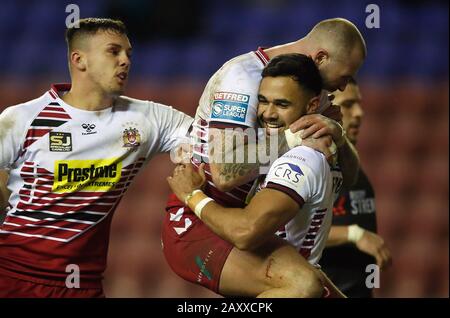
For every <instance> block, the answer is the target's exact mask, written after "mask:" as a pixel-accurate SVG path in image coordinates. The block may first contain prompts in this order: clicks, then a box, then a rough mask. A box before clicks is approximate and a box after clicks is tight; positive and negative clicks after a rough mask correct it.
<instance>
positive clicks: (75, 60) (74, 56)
mask: <svg viewBox="0 0 450 318" xmlns="http://www.w3.org/2000/svg"><path fill="white" fill-rule="evenodd" d="M70 64H71V65H72V68H75V69H77V70H79V71H80V72H84V71H85V70H86V57H85V55H84V54H83V52H81V51H78V50H74V51H72V52H70Z"/></svg>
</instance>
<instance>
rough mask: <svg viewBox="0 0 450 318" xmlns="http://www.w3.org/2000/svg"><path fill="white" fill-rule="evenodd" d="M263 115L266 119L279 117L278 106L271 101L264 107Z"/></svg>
mask: <svg viewBox="0 0 450 318" xmlns="http://www.w3.org/2000/svg"><path fill="white" fill-rule="evenodd" d="M263 117H264V119H265V120H276V119H278V113H277V111H276V107H275V106H274V105H273V104H272V103H269V105H268V106H267V107H266V108H265V109H264V112H263Z"/></svg>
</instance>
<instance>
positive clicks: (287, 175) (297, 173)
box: [272, 162, 305, 184]
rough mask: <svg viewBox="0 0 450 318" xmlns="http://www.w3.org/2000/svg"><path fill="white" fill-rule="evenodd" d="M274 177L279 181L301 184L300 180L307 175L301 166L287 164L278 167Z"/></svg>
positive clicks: (274, 171) (275, 169)
mask: <svg viewBox="0 0 450 318" xmlns="http://www.w3.org/2000/svg"><path fill="white" fill-rule="evenodd" d="M272 175H273V176H275V177H277V178H279V179H283V180H286V181H289V182H291V183H294V184H297V183H299V182H300V178H301V177H302V176H304V175H305V174H304V173H303V171H302V169H300V167H299V166H297V165H294V164H292V163H287V162H286V163H281V164H279V165H276V166H275V167H274V170H273V174H272Z"/></svg>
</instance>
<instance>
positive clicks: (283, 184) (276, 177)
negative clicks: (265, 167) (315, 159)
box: [265, 148, 320, 207]
mask: <svg viewBox="0 0 450 318" xmlns="http://www.w3.org/2000/svg"><path fill="white" fill-rule="evenodd" d="M294 149H295V148H294ZM314 170H315V169H314V168H312V167H311V165H309V164H306V163H305V162H304V161H303V160H301V157H300V156H292V155H289V153H288V154H287V155H286V154H285V155H284V156H282V157H280V158H278V159H277V160H275V162H274V163H273V165H272V166H271V167H270V170H269V173H268V174H267V177H266V180H265V184H266V188H269V189H276V190H279V191H281V192H284V193H286V194H287V195H289V196H290V197H291V198H292V199H293V200H295V201H296V202H297V203H298V204H299V206H300V207H301V206H303V204H304V203H305V202H307V201H309V200H310V199H311V198H312V197H313V195H314V194H315V189H316V188H317V180H318V176H317V174H318V173H320V172H318V171H314Z"/></svg>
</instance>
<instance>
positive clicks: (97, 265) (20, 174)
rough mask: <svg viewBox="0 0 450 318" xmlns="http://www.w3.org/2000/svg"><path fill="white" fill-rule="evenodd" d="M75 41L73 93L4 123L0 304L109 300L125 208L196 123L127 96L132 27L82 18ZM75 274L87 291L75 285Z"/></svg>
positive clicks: (13, 111)
mask: <svg viewBox="0 0 450 318" xmlns="http://www.w3.org/2000/svg"><path fill="white" fill-rule="evenodd" d="M66 41H67V44H68V60H69V69H70V74H71V80H72V83H71V85H70V84H62V85H52V88H51V89H50V90H49V91H47V92H45V93H44V95H42V96H41V97H39V98H37V99H34V100H32V101H29V102H26V103H23V104H20V105H16V106H12V107H9V108H7V109H6V110H5V111H4V112H3V113H2V114H1V116H0V127H1V134H0V168H1V169H6V171H9V180H8V185H7V186H8V190H9V191H11V192H12V194H11V196H10V197H9V207H8V209H7V215H6V219H5V220H4V222H3V224H2V225H1V226H0V297H102V296H103V289H102V279H103V272H104V270H105V268H106V259H107V251H108V241H109V231H110V224H111V219H112V216H113V213H114V210H115V208H116V207H117V205H118V204H119V202H120V200H121V198H122V197H123V195H124V193H125V192H126V190H127V188H128V187H129V185H130V182H131V181H132V180H133V178H134V176H135V175H136V174H137V173H138V172H139V171H140V170H141V168H142V167H143V166H144V165H145V164H146V163H147V162H148V161H149V160H150V159H151V157H152V156H153V155H154V154H156V153H160V152H168V151H171V150H172V149H174V148H175V147H176V146H178V144H179V143H180V141H182V140H183V138H184V137H185V136H186V135H187V133H188V131H189V128H190V126H191V124H192V118H190V117H189V116H187V115H185V114H183V113H181V112H179V111H176V110H174V109H172V108H171V107H168V106H165V105H161V104H158V103H154V102H149V101H143V100H137V99H133V98H129V97H126V96H121V95H122V93H123V92H124V89H125V86H126V83H127V80H128V74H129V71H130V66H131V45H130V42H129V39H128V37H127V33H126V28H125V26H124V24H123V23H122V22H120V21H115V20H110V19H96V18H88V19H82V20H80V21H79V28H77V27H71V28H69V29H68V30H67V32H66ZM2 179H6V178H5V175H4V173H2ZM2 192H4V191H2ZM129 212H130V213H133V211H129ZM67 269H69V270H67ZM75 269H77V273H78V274H79V281H78V283H79V284H78V283H76V285H73V284H75V283H74V282H72V283H73V284H72V285H70V286H68V285H66V280H67V279H68V275H69V274H71V273H75V272H74V270H75ZM69 287H74V288H69Z"/></svg>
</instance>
